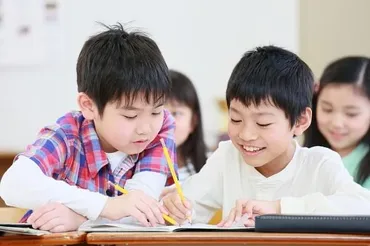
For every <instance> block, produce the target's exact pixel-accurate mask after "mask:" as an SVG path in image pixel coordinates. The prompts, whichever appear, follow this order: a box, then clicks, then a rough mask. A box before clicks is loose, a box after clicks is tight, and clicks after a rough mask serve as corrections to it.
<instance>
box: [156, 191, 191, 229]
mask: <svg viewBox="0 0 370 246" xmlns="http://www.w3.org/2000/svg"><path fill="white" fill-rule="evenodd" d="M162 201H163V205H164V206H165V208H166V209H167V210H168V215H169V216H170V217H172V218H173V219H174V220H176V222H177V223H178V224H179V225H181V224H183V223H184V222H185V221H186V220H187V219H188V218H189V217H190V216H191V212H192V206H191V204H190V202H189V201H187V200H185V202H184V203H183V202H182V201H181V198H180V196H179V194H177V192H176V191H174V192H171V193H168V194H167V195H166V196H165V197H163V199H162Z"/></svg>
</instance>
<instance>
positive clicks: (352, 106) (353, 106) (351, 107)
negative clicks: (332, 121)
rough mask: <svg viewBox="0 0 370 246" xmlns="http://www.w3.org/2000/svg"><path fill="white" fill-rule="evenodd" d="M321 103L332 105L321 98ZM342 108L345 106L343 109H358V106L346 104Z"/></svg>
mask: <svg viewBox="0 0 370 246" xmlns="http://www.w3.org/2000/svg"><path fill="white" fill-rule="evenodd" d="M322 103H323V104H326V105H329V106H332V104H331V103H330V102H328V101H325V100H322ZM344 108H345V109H356V110H358V109H359V107H357V106H355V105H346V106H344Z"/></svg>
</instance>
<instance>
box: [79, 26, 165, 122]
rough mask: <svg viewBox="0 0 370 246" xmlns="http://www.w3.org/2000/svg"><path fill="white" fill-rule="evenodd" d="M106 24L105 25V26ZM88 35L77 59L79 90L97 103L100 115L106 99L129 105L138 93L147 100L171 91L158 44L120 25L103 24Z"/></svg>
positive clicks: (161, 97)
mask: <svg viewBox="0 0 370 246" xmlns="http://www.w3.org/2000/svg"><path fill="white" fill-rule="evenodd" d="M104 26H105V25H104ZM105 27H106V28H107V30H106V31H104V32H101V33H99V34H97V35H95V36H92V37H90V38H89V39H88V40H87V41H86V42H85V44H84V45H83V47H82V50H81V52H80V55H79V57H78V61H77V67H76V70H77V85H78V91H79V92H84V93H86V94H87V95H88V96H89V97H90V98H91V99H92V100H94V102H95V103H96V105H97V107H98V110H99V113H100V114H101V115H102V114H103V112H104V108H105V106H106V104H107V103H108V102H115V101H117V102H118V103H120V102H121V98H122V96H125V102H126V104H131V103H132V102H133V101H134V100H135V99H136V97H137V96H138V94H139V93H142V95H143V96H144V97H145V100H146V102H147V103H150V102H155V103H157V102H158V101H160V100H165V98H166V97H167V95H168V94H169V92H170V90H171V82H170V79H169V75H168V67H167V65H166V62H165V60H164V58H163V56H162V54H161V51H160V50H159V48H158V46H157V44H156V43H155V42H154V41H153V40H152V39H151V38H149V37H148V36H147V35H145V34H143V33H140V32H131V33H129V32H127V31H125V29H124V28H123V26H122V24H120V23H118V24H117V25H113V26H110V27H109V26H105Z"/></svg>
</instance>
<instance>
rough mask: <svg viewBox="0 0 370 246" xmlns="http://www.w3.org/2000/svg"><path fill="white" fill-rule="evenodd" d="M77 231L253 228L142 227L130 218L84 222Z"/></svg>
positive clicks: (234, 229) (211, 226)
mask: <svg viewBox="0 0 370 246" xmlns="http://www.w3.org/2000/svg"><path fill="white" fill-rule="evenodd" d="M78 230H79V231H84V232H146V231H147V232H180V231H253V230H254V228H253V227H244V226H233V227H228V228H223V227H218V226H216V225H208V224H187V225H182V226H156V227H144V226H142V225H140V224H139V223H138V222H136V221H134V220H133V219H131V218H125V219H123V220H120V221H108V220H104V219H98V220H96V221H90V220H89V221H86V222H85V223H84V224H82V225H81V226H80V228H79V229H78Z"/></svg>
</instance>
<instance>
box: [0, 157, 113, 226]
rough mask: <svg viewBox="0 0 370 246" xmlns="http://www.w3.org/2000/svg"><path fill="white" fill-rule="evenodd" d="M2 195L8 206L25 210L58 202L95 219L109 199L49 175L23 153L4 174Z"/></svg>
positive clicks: (0, 184) (1, 187)
mask: <svg viewBox="0 0 370 246" xmlns="http://www.w3.org/2000/svg"><path fill="white" fill-rule="evenodd" d="M0 195H1V197H2V198H3V199H4V201H5V202H6V204H7V205H9V206H14V207H19V208H26V209H36V208H38V207H40V206H42V205H45V204H47V203H49V202H59V203H62V204H64V205H66V206H67V207H69V208H70V209H72V210H74V211H76V213H79V214H81V215H83V216H85V217H87V218H89V219H92V220H94V219H96V218H97V217H98V216H99V215H100V213H101V212H102V210H103V208H104V206H105V203H106V201H107V197H106V196H104V195H102V194H100V193H97V192H91V191H89V190H85V189H80V188H78V187H77V186H71V185H69V184H67V183H65V182H64V181H61V180H55V179H53V178H52V177H48V176H46V175H45V174H44V173H43V172H42V171H41V169H40V168H38V167H37V165H36V164H35V163H34V161H33V160H31V159H29V158H27V157H25V156H20V157H19V158H18V159H17V160H16V161H15V162H14V163H13V165H12V166H11V167H10V168H9V169H8V170H7V171H6V172H5V174H4V175H3V177H2V179H1V183H0Z"/></svg>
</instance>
